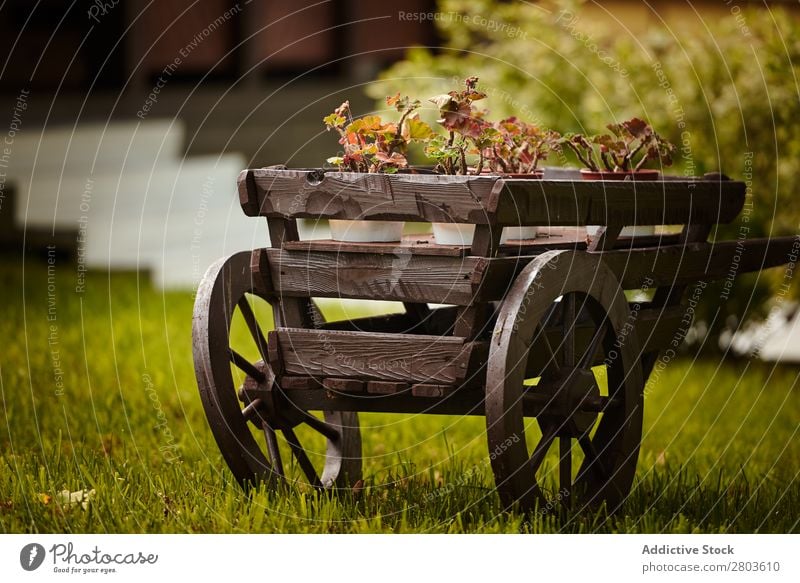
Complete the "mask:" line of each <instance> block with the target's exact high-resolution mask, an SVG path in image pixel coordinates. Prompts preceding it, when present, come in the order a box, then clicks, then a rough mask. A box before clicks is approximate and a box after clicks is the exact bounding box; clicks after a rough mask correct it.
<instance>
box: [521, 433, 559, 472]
mask: <svg viewBox="0 0 800 583" xmlns="http://www.w3.org/2000/svg"><path fill="white" fill-rule="evenodd" d="M555 438H556V430H555V429H550V428H549V426H548V429H547V430H544V431H542V438H541V439H540V440H539V443H537V444H536V447H534V448H533V453H532V454H531V457H530V459H529V460H528V465H529V468H528V469H529V471H531V472H533V474H534V475H536V473H537V472H538V471H539V467H540V466H541V465H542V462H543V461H544V458H545V456H546V455H547V450H549V449H550V446H551V445H552V444H553V440H555Z"/></svg>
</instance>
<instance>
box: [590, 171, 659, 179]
mask: <svg viewBox="0 0 800 583" xmlns="http://www.w3.org/2000/svg"><path fill="white" fill-rule="evenodd" d="M659 176H661V172H660V171H658V170H650V169H646V170H638V171H636V172H634V171H632V170H626V171H625V172H608V171H607V170H601V171H600V172H595V171H594V170H587V169H586V168H581V177H583V179H584V180H658V178H659Z"/></svg>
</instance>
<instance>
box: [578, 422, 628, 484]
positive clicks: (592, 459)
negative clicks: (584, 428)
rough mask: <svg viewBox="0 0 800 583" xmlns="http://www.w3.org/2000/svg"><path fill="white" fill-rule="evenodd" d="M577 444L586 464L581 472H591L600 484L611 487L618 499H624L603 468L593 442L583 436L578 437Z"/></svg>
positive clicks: (586, 436) (585, 435)
mask: <svg viewBox="0 0 800 583" xmlns="http://www.w3.org/2000/svg"><path fill="white" fill-rule="evenodd" d="M578 443H579V444H580V446H581V449H582V450H583V455H584V456H586V459H585V460H584V463H585V464H586V469H585V470H583V471H586V470H591V471H593V472H594V474H595V476H596V477H597V478H598V479H599V480H600V482H602V483H607V484H609V485H611V487H612V488H613V489H614V491H615V493H616V494H617V495H618V496H619V497H620V499H622V498H624V495H623V494H622V491H621V490H620V489H619V486H617V484H616V482H614V480H613V479H612V478H613V476H611V475H610V474H609V472H608V470H606V468H605V467H604V465H603V462H602V460H601V459H600V455H599V454H598V453H597V449H596V448H595V446H594V442H593V441H592V440H591V438H590V437H589V435H588V434H584V435H582V436H581V437H579V438H578ZM583 471H582V472H581V474H583ZM578 477H581V476H578Z"/></svg>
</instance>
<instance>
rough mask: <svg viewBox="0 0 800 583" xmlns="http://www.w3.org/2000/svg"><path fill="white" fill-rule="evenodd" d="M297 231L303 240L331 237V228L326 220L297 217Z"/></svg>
mask: <svg viewBox="0 0 800 583" xmlns="http://www.w3.org/2000/svg"><path fill="white" fill-rule="evenodd" d="M297 233H298V235H300V240H301V241H312V240H315V239H330V238H331V230H330V227H329V226H328V221H325V220H317V219H297Z"/></svg>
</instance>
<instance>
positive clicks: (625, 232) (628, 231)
mask: <svg viewBox="0 0 800 583" xmlns="http://www.w3.org/2000/svg"><path fill="white" fill-rule="evenodd" d="M599 228H600V225H586V234H587V235H589V236H590V237H594V236H595V235H597V230H598V229H599ZM655 234H656V228H655V226H652V225H651V226H648V227H622V230H621V231H620V232H619V236H620V237H646V236H648V235H655Z"/></svg>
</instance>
